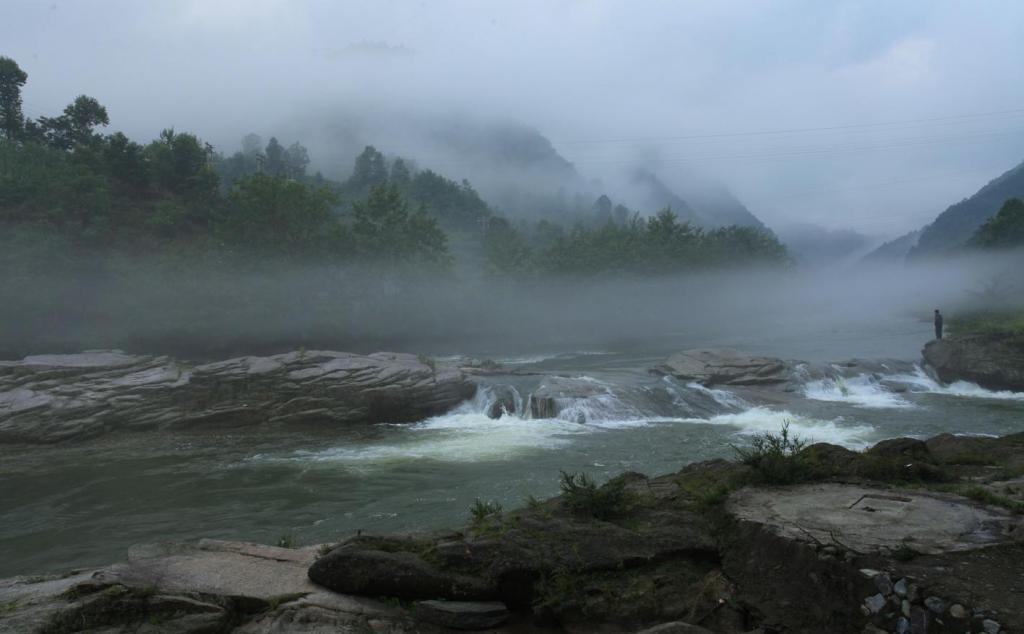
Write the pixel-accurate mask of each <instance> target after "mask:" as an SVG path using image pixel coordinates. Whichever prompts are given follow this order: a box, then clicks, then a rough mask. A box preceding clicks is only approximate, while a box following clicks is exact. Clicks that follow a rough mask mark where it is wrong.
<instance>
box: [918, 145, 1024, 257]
mask: <svg viewBox="0 0 1024 634" xmlns="http://www.w3.org/2000/svg"><path fill="white" fill-rule="evenodd" d="M1021 196H1024V163H1020V164H1018V165H1017V166H1016V167H1014V168H1013V169H1011V170H1009V171H1008V172H1006V173H1004V174H1002V175H1001V176H999V177H998V178H996V179H994V180H992V181H991V182H989V183H988V184H987V185H985V186H984V187H982V188H981V189H979V190H978V192H977V193H976V194H974V195H973V196H971V197H970V198H965V199H964V200H961V201H960V202H958V203H956V204H954V205H950V207H949V208H947V209H946V210H945V211H944V212H942V213H941V214H939V216H938V217H937V218H936V219H935V220H934V221H933V222H932V223H931V224H930V225H928V226H926V227H924V228H923V229H922V230H921V235H920V237H919V238H918V240H917V244H916V245H915V246H913V247H912V248H911V249H910V250H909V252H908V254H907V257H910V258H921V257H930V256H938V255H942V254H944V253H948V252H950V251H952V250H956V249H958V248H959V247H961V246H963V245H964V244H965V243H966V242H967V241H968V240H969V239H970V238H971V236H973V235H974V232H975V231H977V230H978V227H980V226H981V225H982V224H984V222H985V221H986V220H988V219H989V218H991V217H992V216H994V215H995V214H996V212H998V211H999V208H1000V207H1002V206H1003V203H1005V202H1006V200H1007V199H1009V198H1015V197H1021Z"/></svg>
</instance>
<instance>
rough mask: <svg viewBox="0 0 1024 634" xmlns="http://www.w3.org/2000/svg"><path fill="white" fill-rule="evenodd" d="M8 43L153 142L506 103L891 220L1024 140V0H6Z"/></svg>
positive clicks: (50, 101)
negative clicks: (330, 113) (168, 134)
mask: <svg viewBox="0 0 1024 634" xmlns="http://www.w3.org/2000/svg"><path fill="white" fill-rule="evenodd" d="M0 55H7V56H10V57H13V58H14V59H15V60H17V61H18V62H19V63H20V64H21V66H22V68H24V69H25V70H26V72H28V73H29V85H28V86H27V87H26V89H25V93H24V96H25V110H26V113H27V114H29V115H31V116H38V115H39V114H52V113H54V112H57V111H59V110H60V109H61V108H63V106H64V105H65V104H67V103H68V102H69V101H70V100H71V99H72V98H73V97H74V96H76V95H78V94H81V93H85V94H89V95H91V96H94V97H96V98H97V99H99V100H100V102H101V103H103V104H105V105H106V106H107V107H108V110H109V112H110V115H111V119H112V125H111V129H119V130H123V131H125V132H126V133H128V134H129V135H130V136H133V137H136V138H138V139H139V140H148V139H150V138H153V137H154V136H156V134H157V133H158V132H159V131H160V129H161V128H164V127H168V126H172V125H173V126H175V127H176V128H177V129H178V130H188V131H194V132H196V133H198V134H200V136H203V137H204V138H207V139H209V140H210V141H212V142H214V143H215V144H218V145H223V146H234V145H236V144H237V139H238V138H239V137H240V136H241V134H243V133H244V132H246V131H249V130H256V131H260V132H267V131H273V130H274V129H275V128H278V127H281V126H283V125H284V124H283V122H287V121H288V120H289V118H292V117H302V116H304V115H308V113H310V112H312V111H314V110H317V111H320V110H322V109H323V108H325V107H326V108H331V107H334V106H335V105H338V106H346V107H352V106H359V107H375V105H376V104H380V103H386V104H389V105H391V106H396V105H397V106H401V107H405V108H410V109H416V110H421V109H422V110H427V111H437V112H444V113H449V112H455V113H458V112H470V113H475V114H476V115H483V116H491V115H493V116H495V117H503V118H508V117H511V118H513V119H515V120H518V121H521V122H523V123H526V124H528V125H531V126H533V127H536V128H537V129H539V130H540V131H541V132H543V133H544V134H545V135H547V136H548V137H549V138H551V139H552V141H553V142H554V144H555V146H556V148H557V149H558V150H559V151H560V152H561V153H562V154H563V155H565V156H566V157H567V158H568V159H570V160H571V161H572V162H573V163H574V164H575V165H576V167H577V169H578V170H579V171H580V172H581V174H582V175H583V176H585V177H588V178H589V177H593V176H601V175H602V174H607V173H610V172H611V171H613V170H615V169H617V168H619V167H622V166H627V165H629V164H631V163H632V162H633V161H635V160H636V159H637V158H638V157H639V158H643V159H644V160H647V161H655V162H656V163H657V164H658V165H659V172H662V173H664V175H665V176H666V177H667V178H668V179H669V180H670V179H671V173H672V170H674V169H682V168H686V169H693V170H699V171H703V172H706V173H709V174H712V175H715V176H717V177H718V178H720V179H722V180H724V181H725V182H726V183H727V184H728V185H729V186H730V187H731V188H732V189H733V190H734V191H735V192H736V193H737V195H738V196H739V197H740V198H741V199H742V200H743V201H744V202H745V203H746V204H747V206H748V207H749V208H750V209H751V210H752V211H753V212H754V213H755V214H757V215H758V216H759V217H761V218H762V219H763V220H764V221H765V222H767V223H768V224H769V225H773V226H782V225H784V224H786V223H791V222H813V223H818V224H821V225H824V226H827V227H832V228H839V227H851V228H854V229H858V230H861V231H864V232H867V233H870V234H873V235H879V236H883V235H888V236H894V235H896V234H898V233H901V232H904V231H906V230H909V229H913V228H917V227H919V226H921V225H922V224H924V223H926V222H928V221H929V220H931V218H933V217H934V215H935V214H936V213H938V212H939V211H941V210H942V209H944V208H945V207H946V206H947V205H948V204H950V203H952V202H956V201H957V200H960V199H961V198H964V197H966V196H969V195H970V194H972V193H973V192H974V191H976V190H977V189H978V187H980V186H981V185H983V184H984V183H985V182H987V181H988V180H990V179H991V178H993V177H995V176H997V175H998V174H999V173H1001V172H1003V171H1005V170H1006V169H1009V168H1010V167H1012V166H1013V165H1015V164H1016V163H1018V162H1019V161H1021V160H1022V159H1024V81H1022V78H1024V73H1022V68H1024V67H1022V62H1024V2H1020V1H1019V0H1009V1H1006V2H997V1H991V0H990V1H985V2H938V1H935V0H925V1H921V2H889V1H881V0H879V1H878V2H826V1H822V0H794V1H782V0H779V1H773V2H754V1H742V2H728V1H723V0H713V1H712V0H709V1H707V2H699V3H698V2H682V1H665V2H655V1H622V2H611V1H600V0H593V1H579V2H569V1H565V2H558V1H555V0H516V1H514V2H511V1H510V2H501V3H499V2H470V1H450V2H444V1H429V2H428V1H423V2H398V1H386V0H372V1H366V2H344V1H340V0H339V1H329V0H324V1H322V2H301V1H298V0H178V1H151V0H147V1H145V2H138V1H135V0H123V1H114V0H111V1H104V0H91V1H85V0H81V1H68V0H65V1H58V2H53V3H49V2H40V1H37V0H3V10H2V18H0ZM823 128H825V129H823ZM304 141H307V142H308V141H309V140H304ZM225 149H229V150H230V149H234V148H233V147H225ZM384 149H385V150H387V149H388V148H384ZM314 158H315V157H314ZM449 175H451V176H458V175H457V174H449Z"/></svg>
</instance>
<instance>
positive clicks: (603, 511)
mask: <svg viewBox="0 0 1024 634" xmlns="http://www.w3.org/2000/svg"><path fill="white" fill-rule="evenodd" d="M560 473H561V483H560V487H561V489H562V501H563V502H564V503H565V505H566V507H568V509H569V510H570V511H571V512H573V513H575V514H576V515H587V516H590V517H594V518H597V519H599V520H607V519H611V518H614V517H621V516H622V515H625V514H626V512H627V511H628V510H629V506H630V503H631V502H632V501H633V496H632V495H631V494H630V493H629V491H627V490H626V482H625V480H622V479H614V480H610V481H608V482H606V483H605V484H604V485H603V486H600V487H599V486H597V483H595V482H594V480H593V479H591V478H590V476H588V475H587V474H585V473H576V472H573V473H567V472H565V471H561V472H560Z"/></svg>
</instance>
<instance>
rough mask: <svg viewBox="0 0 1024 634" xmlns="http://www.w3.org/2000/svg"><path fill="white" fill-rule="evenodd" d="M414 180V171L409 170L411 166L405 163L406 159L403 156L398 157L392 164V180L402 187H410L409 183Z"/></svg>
mask: <svg viewBox="0 0 1024 634" xmlns="http://www.w3.org/2000/svg"><path fill="white" fill-rule="evenodd" d="M411 181H412V173H411V172H410V171H409V166H408V165H406V164H405V160H404V159H402V158H396V159H395V162H394V163H392V164H391V182H392V183H394V184H395V185H398V187H399V188H400V189H405V188H407V187H409V183H410V182H411Z"/></svg>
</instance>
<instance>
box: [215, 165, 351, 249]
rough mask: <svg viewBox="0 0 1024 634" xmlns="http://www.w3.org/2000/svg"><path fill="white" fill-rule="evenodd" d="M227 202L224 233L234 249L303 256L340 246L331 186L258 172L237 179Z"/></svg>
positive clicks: (223, 236) (222, 222)
mask: <svg viewBox="0 0 1024 634" xmlns="http://www.w3.org/2000/svg"><path fill="white" fill-rule="evenodd" d="M227 202H228V204H227V207H226V210H225V213H224V216H223V218H222V219H221V221H220V225H219V226H220V231H219V233H220V235H221V239H222V240H223V241H224V242H225V243H226V244H229V245H232V246H233V248H234V249H237V250H247V251H250V252H252V253H254V254H258V255H263V256H280V257H284V258H287V259H290V260H300V259H322V257H323V256H325V255H327V254H329V253H330V252H331V248H332V247H337V246H340V245H339V244H337V242H338V241H339V233H338V232H337V229H338V222H337V219H336V217H335V216H334V215H333V214H332V213H331V207H332V205H333V204H334V203H335V197H334V195H333V194H332V193H331V192H329V191H328V190H326V189H314V188H312V187H308V186H306V185H303V184H301V183H298V182H295V181H291V180H285V179H283V178H275V177H273V176H268V175H265V174H254V175H252V176H247V177H245V178H242V179H240V180H239V181H237V182H236V183H235V187H234V189H233V190H232V191H231V193H230V195H229V196H228V201H227ZM332 242H333V244H332Z"/></svg>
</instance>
